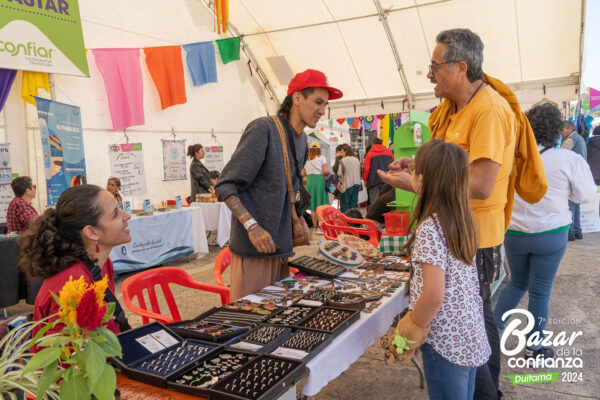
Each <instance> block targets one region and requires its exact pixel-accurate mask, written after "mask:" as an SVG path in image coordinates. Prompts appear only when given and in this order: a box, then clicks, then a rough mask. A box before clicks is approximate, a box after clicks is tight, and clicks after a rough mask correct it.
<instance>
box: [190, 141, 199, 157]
mask: <svg viewBox="0 0 600 400" xmlns="http://www.w3.org/2000/svg"><path fill="white" fill-rule="evenodd" d="M200 150H202V145H201V144H198V143H196V144H190V145H189V146H188V150H187V156H188V157H190V158H194V157H196V153H197V152H199V151H200Z"/></svg>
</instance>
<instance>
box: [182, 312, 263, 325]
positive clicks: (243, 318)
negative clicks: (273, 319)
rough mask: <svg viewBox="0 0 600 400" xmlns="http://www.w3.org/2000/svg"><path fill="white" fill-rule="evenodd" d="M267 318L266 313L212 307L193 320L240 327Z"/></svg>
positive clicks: (254, 323) (257, 322) (255, 323)
mask: <svg viewBox="0 0 600 400" xmlns="http://www.w3.org/2000/svg"><path fill="white" fill-rule="evenodd" d="M265 318H268V315H267V316H265V315H262V314H256V313H251V312H245V311H238V310H230V309H226V308H213V309H212V310H209V311H207V312H205V313H204V314H202V315H200V316H198V317H196V318H195V319H194V321H195V322H204V323H208V324H224V325H233V326H241V327H252V326H255V325H257V324H259V323H261V322H263V321H264V320H265Z"/></svg>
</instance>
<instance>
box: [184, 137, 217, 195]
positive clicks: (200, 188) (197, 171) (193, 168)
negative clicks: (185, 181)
mask: <svg viewBox="0 0 600 400" xmlns="http://www.w3.org/2000/svg"><path fill="white" fill-rule="evenodd" d="M187 155H188V157H190V158H191V159H192V164H191V165H190V180H191V186H192V192H191V195H190V203H191V202H193V201H196V195H197V194H205V193H214V190H213V189H212V187H211V185H210V173H209V172H208V169H207V168H206V167H205V166H204V164H202V161H200V160H202V159H203V158H204V147H202V145H201V144H191V145H189V146H188V150H187Z"/></svg>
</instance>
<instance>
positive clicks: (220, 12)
mask: <svg viewBox="0 0 600 400" xmlns="http://www.w3.org/2000/svg"><path fill="white" fill-rule="evenodd" d="M214 1H215V19H216V23H217V27H216V29H215V30H216V31H217V33H218V34H219V35H220V34H221V30H222V31H223V34H225V33H227V25H228V24H229V0H214Z"/></svg>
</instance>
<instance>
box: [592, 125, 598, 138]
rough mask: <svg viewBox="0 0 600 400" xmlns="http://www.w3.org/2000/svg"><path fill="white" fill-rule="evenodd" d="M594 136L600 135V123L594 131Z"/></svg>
mask: <svg viewBox="0 0 600 400" xmlns="http://www.w3.org/2000/svg"><path fill="white" fill-rule="evenodd" d="M592 136H600V125H597V126H596V127H595V128H594V130H593V131H592Z"/></svg>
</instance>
